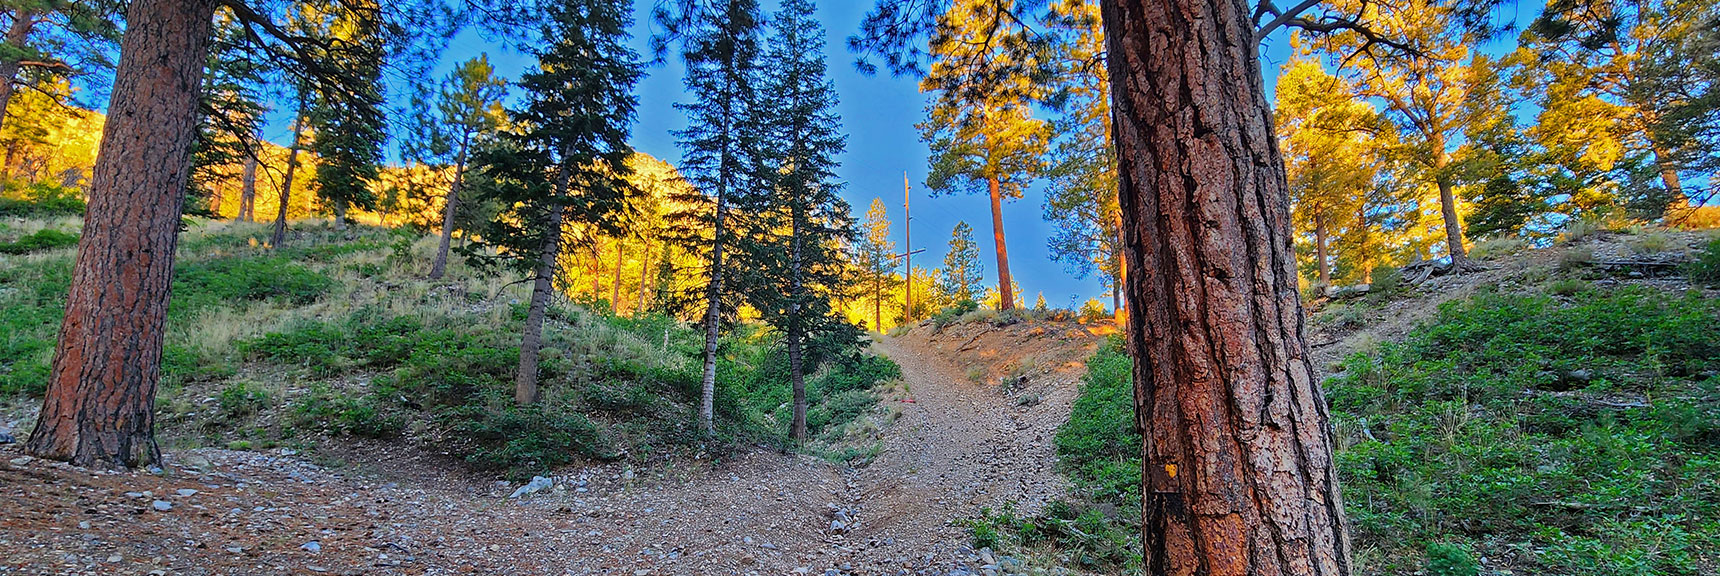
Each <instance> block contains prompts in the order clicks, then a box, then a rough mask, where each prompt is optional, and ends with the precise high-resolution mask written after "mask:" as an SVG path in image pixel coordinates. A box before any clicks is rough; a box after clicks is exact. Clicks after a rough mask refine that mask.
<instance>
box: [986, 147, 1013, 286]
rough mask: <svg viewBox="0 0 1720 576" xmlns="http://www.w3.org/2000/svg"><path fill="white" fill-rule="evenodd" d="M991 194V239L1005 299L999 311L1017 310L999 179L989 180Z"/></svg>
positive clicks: (998, 278) (988, 185) (987, 183)
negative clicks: (1004, 238) (1006, 242)
mask: <svg viewBox="0 0 1720 576" xmlns="http://www.w3.org/2000/svg"><path fill="white" fill-rule="evenodd" d="M985 183H986V187H987V188H988V189H989V190H990V192H991V239H992V242H994V243H995V244H996V246H997V293H998V295H1000V296H1002V297H1003V300H1001V301H1000V302H999V303H998V305H997V309H998V310H1014V309H1015V279H1014V278H1012V277H1010V275H1009V249H1008V248H1006V247H1004V243H1003V192H1002V190H1001V189H1000V187H999V183H998V181H997V178H995V177H994V178H987V179H986V181H985Z"/></svg>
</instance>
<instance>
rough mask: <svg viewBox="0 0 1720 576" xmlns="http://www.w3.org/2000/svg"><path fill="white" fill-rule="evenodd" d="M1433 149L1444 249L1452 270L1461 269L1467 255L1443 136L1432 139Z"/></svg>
mask: <svg viewBox="0 0 1720 576" xmlns="http://www.w3.org/2000/svg"><path fill="white" fill-rule="evenodd" d="M1433 149H1434V151H1435V152H1434V154H1435V156H1434V158H1433V183H1434V185H1435V186H1436V187H1438V188H1439V214H1440V218H1442V219H1443V220H1444V223H1445V247H1446V251H1447V252H1448V253H1450V254H1451V264H1452V267H1453V269H1454V270H1455V269H1462V267H1463V264H1464V262H1465V261H1466V260H1467V259H1468V254H1467V253H1465V251H1464V249H1463V221H1462V220H1459V219H1458V218H1457V195H1456V194H1453V193H1452V185H1451V175H1449V174H1446V168H1447V167H1448V166H1450V165H1451V157H1450V155H1448V154H1446V153H1445V137H1444V136H1439V137H1437V138H1434V140H1433Z"/></svg>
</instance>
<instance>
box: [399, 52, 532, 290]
mask: <svg viewBox="0 0 1720 576" xmlns="http://www.w3.org/2000/svg"><path fill="white" fill-rule="evenodd" d="M507 90H508V83H507V81H506V80H503V79H501V78H497V77H496V76H495V67H494V66H491V65H490V58H489V56H488V55H487V54H480V55H478V56H477V57H476V58H472V59H471V60H467V61H465V62H462V63H460V65H459V66H457V67H455V68H454V70H453V71H452V72H449V73H448V76H447V77H446V78H444V79H443V80H442V83H441V87H440V89H439V90H438V91H437V94H436V102H435V112H434V113H430V112H429V111H427V110H426V111H425V115H424V116H425V122H424V123H423V124H422V125H421V126H420V130H421V132H422V134H420V137H421V141H420V142H417V143H414V145H413V146H412V149H411V151H410V154H408V155H409V156H411V157H413V159H414V160H417V161H421V162H424V163H426V164H429V165H432V166H450V165H451V166H452V169H453V181H452V182H451V183H450V184H449V185H448V192H447V194H446V196H444V198H445V200H444V201H443V205H442V233H441V236H440V239H439V240H438V241H437V245H436V259H435V261H434V262H432V263H431V265H430V279H431V280H439V279H441V278H442V275H443V274H444V273H446V271H447V269H448V248H449V244H450V243H451V242H452V241H453V238H454V226H455V222H457V221H458V220H457V216H458V215H459V213H460V188H461V183H462V182H463V181H464V179H465V172H466V161H467V159H468V157H469V156H470V153H471V150H472V145H473V142H474V141H475V140H483V139H486V138H488V137H490V136H492V135H494V133H495V132H496V131H497V130H500V129H501V128H502V124H503V123H504V122H505V121H506V111H505V110H503V109H502V103H501V99H502V97H504V96H505V95H507Z"/></svg>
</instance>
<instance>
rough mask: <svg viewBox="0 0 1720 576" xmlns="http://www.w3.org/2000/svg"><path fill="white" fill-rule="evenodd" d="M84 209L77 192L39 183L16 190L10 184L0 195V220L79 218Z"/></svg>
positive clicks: (10, 183) (12, 184) (17, 186)
mask: <svg viewBox="0 0 1720 576" xmlns="http://www.w3.org/2000/svg"><path fill="white" fill-rule="evenodd" d="M84 209H85V204H84V200H83V198H80V197H79V196H78V192H77V190H74V189H71V188H64V187H61V186H57V185H54V184H48V183H42V182H38V183H31V184H25V185H23V186H22V187H19V185H18V184H17V183H15V182H9V183H7V184H6V192H5V194H3V195H0V216H13V217H32V218H43V217H52V216H82V215H83V214H84Z"/></svg>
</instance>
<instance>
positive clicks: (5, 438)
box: [0, 430, 18, 444]
mask: <svg viewBox="0 0 1720 576" xmlns="http://www.w3.org/2000/svg"><path fill="white" fill-rule="evenodd" d="M17 441H18V439H17V438H13V437H12V433H10V432H7V431H5V430H0V444H11V443H13V442H17Z"/></svg>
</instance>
